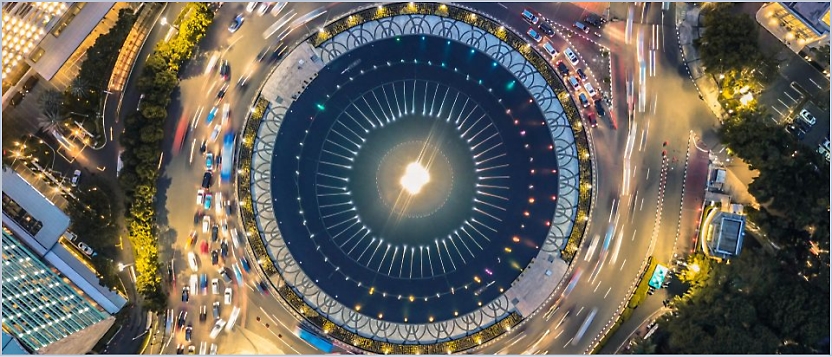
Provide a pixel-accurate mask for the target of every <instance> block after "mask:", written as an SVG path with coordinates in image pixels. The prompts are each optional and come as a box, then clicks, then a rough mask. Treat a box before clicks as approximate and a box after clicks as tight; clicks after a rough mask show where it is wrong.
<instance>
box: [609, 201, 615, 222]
mask: <svg viewBox="0 0 832 357" xmlns="http://www.w3.org/2000/svg"><path fill="white" fill-rule="evenodd" d="M615 201H616V199H615V198H613V199H612V207H610V218H609V219H608V220H607V223H609V222H612V213H613V212H614V211H615Z"/></svg>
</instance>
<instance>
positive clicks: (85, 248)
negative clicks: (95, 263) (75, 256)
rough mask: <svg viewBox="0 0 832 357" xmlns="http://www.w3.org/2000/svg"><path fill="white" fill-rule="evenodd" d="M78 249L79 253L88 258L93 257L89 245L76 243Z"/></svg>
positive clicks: (93, 253)
mask: <svg viewBox="0 0 832 357" xmlns="http://www.w3.org/2000/svg"><path fill="white" fill-rule="evenodd" d="M78 249H80V250H81V252H82V253H84V255H86V256H88V257H92V256H93V255H95V252H93V250H92V248H91V247H90V246H89V245H87V243H84V242H78Z"/></svg>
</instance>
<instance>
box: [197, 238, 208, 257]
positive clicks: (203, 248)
mask: <svg viewBox="0 0 832 357" xmlns="http://www.w3.org/2000/svg"><path fill="white" fill-rule="evenodd" d="M199 252H200V253H202V254H208V242H206V241H202V243H201V244H200V245H199Z"/></svg>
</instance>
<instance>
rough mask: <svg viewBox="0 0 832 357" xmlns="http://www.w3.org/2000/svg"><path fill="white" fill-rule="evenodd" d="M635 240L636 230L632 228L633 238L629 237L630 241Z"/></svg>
mask: <svg viewBox="0 0 832 357" xmlns="http://www.w3.org/2000/svg"><path fill="white" fill-rule="evenodd" d="M635 240H636V231H635V230H633V238H631V239H630V241H632V242H635Z"/></svg>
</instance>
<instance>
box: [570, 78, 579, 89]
mask: <svg viewBox="0 0 832 357" xmlns="http://www.w3.org/2000/svg"><path fill="white" fill-rule="evenodd" d="M568 82H569V84H570V85H572V89H578V88H580V87H581V83H580V82H578V77H572V76H570V77H569V80H568Z"/></svg>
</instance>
